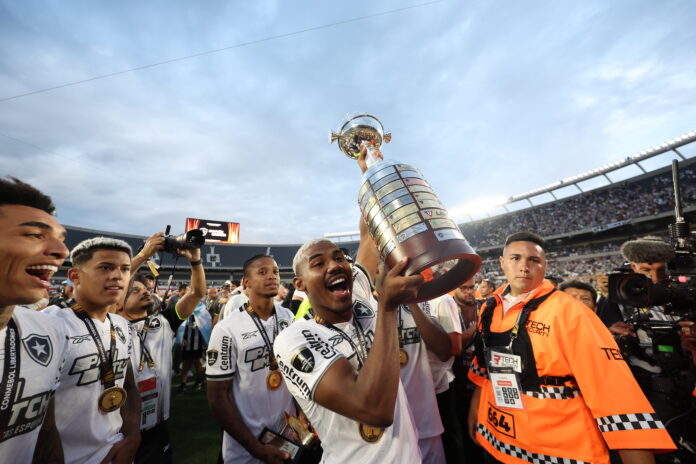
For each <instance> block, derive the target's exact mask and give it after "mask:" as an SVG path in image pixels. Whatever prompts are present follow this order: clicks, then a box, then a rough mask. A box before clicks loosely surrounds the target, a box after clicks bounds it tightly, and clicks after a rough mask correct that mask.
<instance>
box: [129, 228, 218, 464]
mask: <svg viewBox="0 0 696 464" xmlns="http://www.w3.org/2000/svg"><path fill="white" fill-rule="evenodd" d="M165 242H166V238H165V235H164V234H163V233H161V232H160V233H157V234H154V235H153V236H151V237H150V238H148V240H147V241H146V242H145V245H144V246H143V248H142V250H141V251H140V252H139V253H138V254H137V255H136V257H135V258H134V259H133V262H134V264H135V266H133V269H136V266H137V267H140V266H141V265H142V263H143V262H144V261H145V260H147V259H149V258H150V257H152V256H154V254H155V253H157V252H160V251H164V250H165V246H166V243H165ZM174 251H175V252H176V253H177V254H179V255H180V256H183V257H185V258H186V259H187V260H188V261H189V263H190V266H191V291H190V292H188V293H187V294H185V295H184V296H183V297H182V298H181V299H179V300H178V301H177V303H176V305H175V307H174V308H173V310H172V311H164V312H162V313H159V312H158V311H157V310H156V309H155V308H153V306H154V304H155V302H154V300H153V299H152V294H151V292H150V287H149V283H148V281H147V277H146V276H145V275H143V274H135V275H134V279H133V282H132V283H131V286H130V288H129V290H128V294H127V297H126V300H125V304H124V311H123V313H121V315H122V316H123V317H125V318H126V319H127V320H128V321H129V323H130V327H131V330H132V339H133V350H132V352H131V361H132V363H133V368H134V372H135V377H136V382H137V383H138V387H139V390H140V392H141V395H142V408H141V410H142V413H141V414H142V417H141V420H140V428H141V434H142V441H141V445H140V448H138V452H137V454H136V457H135V463H136V464H140V463H167V462H171V461H172V450H171V443H170V438H169V430H168V427H167V419H168V418H169V407H170V393H171V378H172V345H173V339H174V333H175V331H176V330H177V329H178V328H179V326H181V324H182V323H183V322H184V321H186V320H187V319H188V318H189V317H191V316H192V314H193V313H194V311H195V310H196V308H197V307H198V306H200V305H201V300H202V298H203V295H204V294H205V286H206V283H205V272H204V270H203V265H202V263H201V259H200V257H201V250H200V248H191V249H180V248H175V249H174Z"/></svg>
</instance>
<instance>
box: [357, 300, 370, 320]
mask: <svg viewBox="0 0 696 464" xmlns="http://www.w3.org/2000/svg"><path fill="white" fill-rule="evenodd" d="M353 313H354V314H355V317H357V318H358V319H366V318H370V317H375V312H374V311H372V308H370V307H369V306H367V305H366V304H364V303H361V302H359V301H356V302H355V304H354V305H353Z"/></svg>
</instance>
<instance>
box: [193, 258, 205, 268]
mask: <svg viewBox="0 0 696 464" xmlns="http://www.w3.org/2000/svg"><path fill="white" fill-rule="evenodd" d="M199 264H203V261H201V260H200V259H199V260H197V261H191V267H193V266H198V265H199Z"/></svg>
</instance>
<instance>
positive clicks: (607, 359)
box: [469, 281, 675, 464]
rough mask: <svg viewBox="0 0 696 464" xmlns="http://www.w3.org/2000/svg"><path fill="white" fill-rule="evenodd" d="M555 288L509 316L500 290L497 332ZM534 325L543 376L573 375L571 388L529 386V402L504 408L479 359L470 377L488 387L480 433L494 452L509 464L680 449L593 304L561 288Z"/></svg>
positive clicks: (601, 459)
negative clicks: (531, 388)
mask: <svg viewBox="0 0 696 464" xmlns="http://www.w3.org/2000/svg"><path fill="white" fill-rule="evenodd" d="M552 290H553V286H552V285H551V283H550V282H548V281H544V282H543V283H542V285H540V286H539V288H537V289H536V290H535V291H534V292H532V294H530V295H529V296H528V297H527V298H526V299H525V301H522V302H519V303H518V304H516V305H515V306H514V307H512V308H511V309H510V310H509V311H508V312H507V314H505V316H504V317H503V310H502V302H501V296H500V294H501V293H502V291H501V289H499V290H498V291H497V292H496V294H495V295H494V297H495V301H496V303H497V305H496V307H495V309H494V312H493V319H492V321H491V326H490V331H491V332H492V333H496V332H505V331H507V330H510V329H511V328H512V327H513V326H514V325H515V321H516V320H517V316H518V315H519V313H520V310H521V308H522V307H523V306H524V304H526V303H527V302H528V301H530V300H532V299H535V298H538V297H541V296H543V295H546V294H548V293H550V292H551V291H552ZM486 310H489V309H486ZM481 329H482V327H481V323H480V322H479V330H481ZM520 330H522V329H520ZM526 330H527V333H528V334H529V338H530V342H531V345H532V350H533V353H534V358H535V362H536V368H537V372H538V375H539V377H546V376H549V377H572V378H573V380H568V381H566V383H565V384H564V385H565V387H561V386H545V385H542V386H541V388H540V391H523V392H522V402H523V406H524V409H511V408H505V407H499V406H496V403H495V399H494V396H493V389H492V387H491V385H490V381H489V379H488V373H487V370H486V368H485V366H481V365H479V362H478V359H476V358H474V363H473V365H472V367H471V369H470V371H469V378H470V379H471V381H472V382H474V383H475V384H476V385H477V386H479V387H481V397H480V401H479V409H478V424H477V426H476V427H477V430H476V440H477V441H478V443H479V444H480V445H482V446H483V447H484V448H485V449H486V450H487V451H488V452H489V453H490V454H491V455H493V457H495V458H496V459H497V460H499V461H501V462H505V463H523V462H530V463H545V462H549V463H565V464H575V463H577V464H582V463H592V464H608V463H609V454H608V450H607V446H608V447H609V448H611V449H653V450H670V449H675V445H674V443H673V442H672V439H671V438H670V437H669V434H668V433H667V431H666V430H665V428H664V425H663V424H662V422H661V421H660V420H659V419H658V418H657V417H656V416H655V411H654V410H653V408H652V407H651V406H650V403H649V402H648V400H647V399H646V398H645V396H644V395H643V392H642V391H641V390H640V387H639V386H638V383H637V382H636V381H635V379H634V378H633V375H632V374H631V371H630V369H629V368H628V366H627V365H626V363H625V362H624V361H623V358H622V357H621V353H620V351H619V349H618V347H617V345H616V342H615V341H614V338H613V337H612V335H611V334H610V333H609V331H608V330H607V329H606V327H605V326H604V324H603V323H602V322H601V321H600V319H599V318H598V317H597V316H596V315H595V314H594V313H593V312H592V311H591V310H590V309H588V308H587V307H585V305H583V304H582V303H580V302H579V301H577V300H576V299H575V298H573V297H572V296H570V295H568V294H566V293H564V292H560V291H557V292H554V293H553V294H551V295H549V297H548V298H547V299H546V300H545V301H543V302H542V303H541V305H540V306H539V307H538V308H537V309H536V310H534V311H532V312H531V314H530V315H529V318H528V321H527V323H526ZM522 364H523V365H525V364H526V363H525V360H524V359H523V360H522ZM542 383H543V382H542ZM523 390H524V389H523Z"/></svg>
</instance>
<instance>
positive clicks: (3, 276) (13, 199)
mask: <svg viewBox="0 0 696 464" xmlns="http://www.w3.org/2000/svg"><path fill="white" fill-rule="evenodd" d="M54 211H55V206H53V202H52V201H51V199H50V198H49V197H48V196H46V195H44V194H43V193H41V192H39V191H38V190H36V189H35V188H34V187H32V186H31V185H28V184H25V183H23V182H21V181H19V180H17V179H12V180H11V181H10V180H4V179H0V269H1V270H2V271H1V272H0V398H1V399H2V402H0V460H2V461H3V462H13V463H14V462H18V463H19V462H31V461H32V456H33V459H34V460H35V462H42V463H43V462H46V463H52V462H63V450H62V447H61V443H60V437H59V435H58V430H57V429H56V426H55V421H54V399H53V394H54V392H55V389H56V387H57V383H58V378H59V377H60V367H61V365H62V361H63V357H64V355H65V349H66V338H65V332H64V331H63V330H62V328H61V327H60V326H56V325H55V324H53V321H52V319H51V318H50V317H48V316H46V315H45V314H42V313H39V312H36V311H31V310H29V309H25V308H21V307H15V306H16V305H26V304H32V303H34V302H36V301H38V300H40V299H41V298H42V297H43V296H44V293H45V292H46V289H47V288H48V287H49V286H50V280H51V276H52V275H53V274H54V273H55V272H56V271H57V270H58V268H59V267H60V265H61V264H63V260H64V259H65V258H66V257H67V256H68V249H67V248H66V247H65V244H64V243H63V241H64V240H65V229H64V228H63V226H61V225H60V224H59V223H58V221H56V220H55V218H54V217H53V216H52V215H53V213H54Z"/></svg>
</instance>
